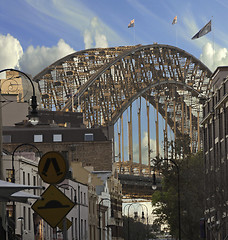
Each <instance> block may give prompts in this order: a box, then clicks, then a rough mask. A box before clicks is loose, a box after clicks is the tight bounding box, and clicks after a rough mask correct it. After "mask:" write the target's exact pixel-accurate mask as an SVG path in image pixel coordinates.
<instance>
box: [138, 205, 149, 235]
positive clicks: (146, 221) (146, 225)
mask: <svg viewBox="0 0 228 240" xmlns="http://www.w3.org/2000/svg"><path fill="white" fill-rule="evenodd" d="M139 205H140V206H141V207H142V206H143V207H145V208H146V212H147V216H146V226H147V234H146V237H147V239H148V215H149V213H148V207H147V206H146V205H145V204H143V203H139ZM143 207H142V219H143V218H145V217H144V212H143Z"/></svg>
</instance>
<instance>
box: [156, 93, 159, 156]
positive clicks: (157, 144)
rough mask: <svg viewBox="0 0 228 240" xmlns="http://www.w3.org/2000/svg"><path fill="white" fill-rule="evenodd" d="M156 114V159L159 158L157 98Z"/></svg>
mask: <svg viewBox="0 0 228 240" xmlns="http://www.w3.org/2000/svg"><path fill="white" fill-rule="evenodd" d="M156 112H157V119H156V157H158V158H159V122H158V96H157V98H156Z"/></svg>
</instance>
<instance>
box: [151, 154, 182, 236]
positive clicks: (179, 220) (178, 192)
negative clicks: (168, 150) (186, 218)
mask: <svg viewBox="0 0 228 240" xmlns="http://www.w3.org/2000/svg"><path fill="white" fill-rule="evenodd" d="M164 160H165V161H170V162H171V163H173V164H174V166H175V167H176V170H177V203H178V225H179V240H181V209H180V170H179V166H178V165H177V163H176V162H175V161H174V160H173V159H168V158H164V159H163V158H162V159H160V160H158V161H157V162H156V163H155V166H154V168H155V167H156V166H157V165H158V164H159V163H160V162H162V161H164ZM152 188H153V189H154V190H155V189H156V175H155V171H154V172H153V185H152Z"/></svg>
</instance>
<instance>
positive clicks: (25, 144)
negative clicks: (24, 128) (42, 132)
mask: <svg viewBox="0 0 228 240" xmlns="http://www.w3.org/2000/svg"><path fill="white" fill-rule="evenodd" d="M23 146H31V147H34V148H35V149H36V150H37V152H38V153H39V157H40V158H41V152H40V150H39V149H38V148H37V147H36V146H35V145H33V144H31V143H22V144H20V145H18V146H17V147H16V148H15V149H14V151H13V153H12V178H11V182H12V183H15V168H14V155H15V152H16V151H17V150H18V149H19V148H20V147H23ZM12 216H13V222H14V224H15V222H16V212H15V202H14V201H13V214H12ZM15 235H16V234H15V227H14V238H15Z"/></svg>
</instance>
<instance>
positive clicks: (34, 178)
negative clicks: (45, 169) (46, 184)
mask: <svg viewBox="0 0 228 240" xmlns="http://www.w3.org/2000/svg"><path fill="white" fill-rule="evenodd" d="M33 186H36V176H33ZM33 194H34V195H36V189H33Z"/></svg>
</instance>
